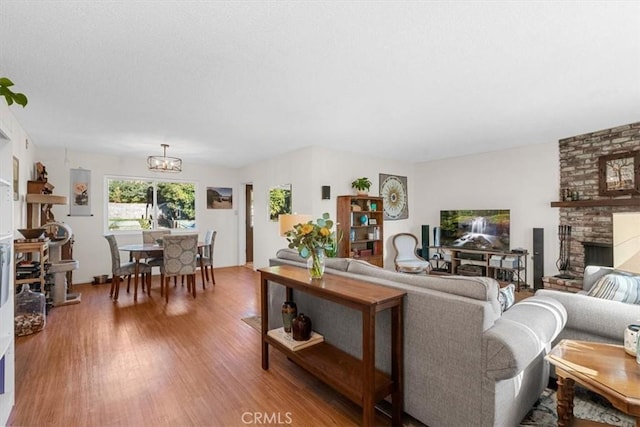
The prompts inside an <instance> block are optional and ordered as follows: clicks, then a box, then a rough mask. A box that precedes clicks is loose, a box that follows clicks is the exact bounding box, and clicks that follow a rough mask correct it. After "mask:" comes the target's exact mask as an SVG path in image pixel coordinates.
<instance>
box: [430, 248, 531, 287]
mask: <svg viewBox="0 0 640 427" xmlns="http://www.w3.org/2000/svg"><path fill="white" fill-rule="evenodd" d="M528 256H529V252H528V251H526V250H518V251H517V252H509V251H495V250H482V249H469V248H459V247H448V246H429V254H428V257H425V259H427V260H429V262H430V263H431V268H432V270H431V272H430V274H438V275H459V276H483V277H491V278H493V279H496V280H497V281H498V283H500V285H501V286H504V285H507V284H509V283H513V284H515V285H516V290H517V291H520V289H521V288H528V287H529V285H528V284H527V259H528Z"/></svg>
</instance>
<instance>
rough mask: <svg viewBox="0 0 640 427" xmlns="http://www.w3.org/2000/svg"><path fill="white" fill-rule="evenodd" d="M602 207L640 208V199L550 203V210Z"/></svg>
mask: <svg viewBox="0 0 640 427" xmlns="http://www.w3.org/2000/svg"><path fill="white" fill-rule="evenodd" d="M604 206H640V197H637V198H633V199H603V200H575V201H566V202H551V207H552V208H591V207H604Z"/></svg>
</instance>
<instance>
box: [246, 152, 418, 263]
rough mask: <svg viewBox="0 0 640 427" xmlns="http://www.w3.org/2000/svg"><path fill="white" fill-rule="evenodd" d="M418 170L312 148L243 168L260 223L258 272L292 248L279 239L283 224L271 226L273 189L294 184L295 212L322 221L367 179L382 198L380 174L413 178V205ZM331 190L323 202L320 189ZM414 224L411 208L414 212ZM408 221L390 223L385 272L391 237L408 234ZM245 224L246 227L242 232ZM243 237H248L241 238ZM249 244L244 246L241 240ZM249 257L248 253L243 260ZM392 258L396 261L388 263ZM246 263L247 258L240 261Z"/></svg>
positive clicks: (256, 246)
mask: <svg viewBox="0 0 640 427" xmlns="http://www.w3.org/2000/svg"><path fill="white" fill-rule="evenodd" d="M412 171H413V166H411V165H410V164H407V163H404V162H397V161H392V160H387V159H381V158H375V157H371V156H367V155H366V153H353V152H347V151H339V150H329V149H326V148H324V147H308V148H304V149H301V150H297V151H293V152H290V153H288V154H285V155H283V156H279V157H277V158H272V159H266V160H263V161H261V162H259V163H256V164H253V165H250V166H247V167H246V168H243V169H242V171H241V173H240V180H241V182H249V183H253V190H254V204H255V215H256V217H255V222H254V231H253V236H254V266H255V267H256V268H260V267H264V266H266V265H268V260H269V258H270V257H273V255H274V254H275V253H276V251H277V250H278V249H281V248H284V247H286V246H287V240H286V238H284V237H280V236H279V234H278V223H277V222H272V221H270V220H269V215H268V210H267V206H268V192H269V188H270V187H272V186H275V185H279V184H292V196H291V197H292V205H293V206H292V208H293V211H294V212H296V213H303V214H311V215H313V216H315V217H319V216H320V215H322V213H324V212H328V213H329V214H330V215H331V218H333V219H334V220H335V218H336V197H337V196H339V195H344V194H353V189H352V188H351V182H352V181H353V180H354V179H356V178H358V177H362V176H366V177H368V178H369V179H370V180H371V182H372V183H373V185H372V186H371V189H370V191H369V194H371V195H377V194H378V184H379V183H378V174H379V173H387V174H396V175H402V176H407V177H408V187H409V188H408V190H409V202H410V203H411V183H412V182H413V178H412V173H413V172H412ZM323 185H329V186H330V187H331V199H330V200H322V197H321V187H322V186H323ZM409 218H411V205H410V206H409ZM408 224H409V220H401V221H389V222H385V236H384V237H385V240H386V243H385V251H387V252H386V254H387V256H386V257H385V258H386V259H385V267H388V268H389V266H390V265H392V264H393V258H392V256H391V255H390V252H389V251H392V250H393V249H391V246H390V240H389V239H390V237H391V236H392V235H393V234H396V233H399V232H401V231H404V230H405V229H406V228H407V226H408ZM242 227H244V224H242V225H241V228H242ZM242 236H244V234H242ZM242 242H243V243H242V244H244V240H242ZM242 256H244V253H243V254H242ZM389 256H391V258H389ZM241 259H242V258H241Z"/></svg>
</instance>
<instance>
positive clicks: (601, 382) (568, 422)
mask: <svg viewBox="0 0 640 427" xmlns="http://www.w3.org/2000/svg"><path fill="white" fill-rule="evenodd" d="M545 358H546V359H547V360H548V361H549V362H550V363H551V364H552V365H554V366H555V367H556V374H557V375H558V394H557V396H558V427H565V426H578V425H588V426H597V425H606V424H602V423H597V422H595V421H585V420H579V419H576V418H574V417H573V395H574V392H573V390H574V386H575V383H578V384H580V385H581V386H583V387H585V388H586V389H588V390H591V391H593V392H595V393H598V394H599V395H601V396H603V397H604V398H606V399H607V400H608V401H609V402H611V404H612V405H613V406H614V407H615V408H617V409H619V410H620V411H622V412H624V413H625V414H629V415H631V416H633V417H635V419H636V426H640V422H639V420H640V366H639V365H638V364H637V363H636V358H635V357H631V356H629V355H628V354H627V353H625V351H624V347H622V346H621V345H614V344H602V343H596V342H587V341H573V340H562V341H560V342H559V343H558V345H556V346H555V347H554V348H553V349H552V350H551V352H550V353H549V354H548V355H547V356H546V357H545Z"/></svg>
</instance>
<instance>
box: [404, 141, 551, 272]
mask: <svg viewBox="0 0 640 427" xmlns="http://www.w3.org/2000/svg"><path fill="white" fill-rule="evenodd" d="M558 158H559V156H558V142H557V141H554V142H549V143H544V144H536V145H530V146H525V147H520V148H514V149H509V150H503V151H496V152H490V153H483V154H479V155H472V156H464V157H456V158H451V159H445V160H438V161H433V162H425V163H421V164H418V165H417V166H416V172H415V181H418V182H419V183H420V187H421V188H420V190H419V192H418V194H417V197H414V200H415V202H414V204H413V207H414V208H415V210H416V211H417V212H420V215H418V216H414V217H413V218H414V223H413V224H412V226H413V228H412V229H411V230H410V231H411V232H412V233H415V234H416V235H419V233H420V227H419V226H420V224H429V225H430V226H431V227H434V226H437V225H439V224H440V211H441V210H449V209H510V210H511V241H510V243H511V248H517V247H522V248H525V249H527V250H528V251H529V253H531V252H532V251H533V236H532V235H533V228H544V274H545V275H553V274H556V273H557V271H558V270H557V268H556V266H555V262H556V260H557V258H558V240H557V239H558V237H557V227H558V215H559V212H558V210H557V208H551V207H550V202H552V201H554V200H557V199H558V191H559V182H560V175H559V173H560V167H559V164H558V161H559V160H558ZM418 220H420V221H418ZM528 267H529V271H528V273H529V277H528V279H527V280H528V283H532V280H533V276H532V272H533V269H532V267H533V263H532V262H531V259H529V262H528Z"/></svg>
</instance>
